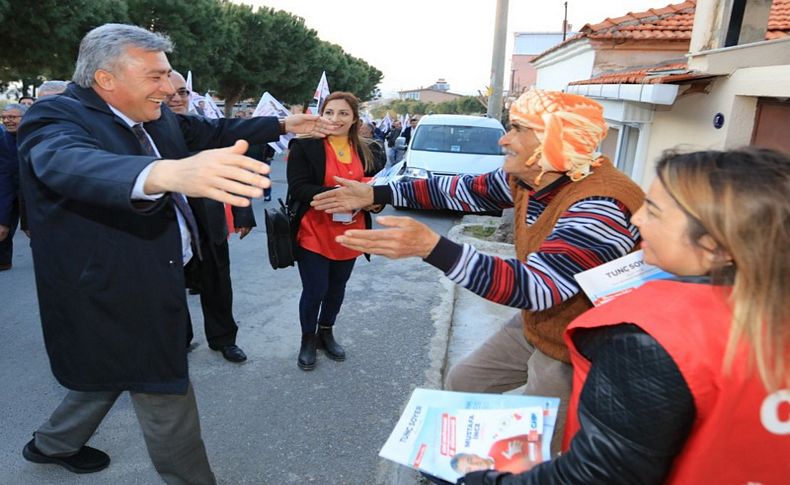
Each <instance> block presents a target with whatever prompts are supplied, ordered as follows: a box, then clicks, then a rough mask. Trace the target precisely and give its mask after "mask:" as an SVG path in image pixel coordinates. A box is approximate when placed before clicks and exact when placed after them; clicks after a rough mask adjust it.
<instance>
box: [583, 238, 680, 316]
mask: <svg viewBox="0 0 790 485" xmlns="http://www.w3.org/2000/svg"><path fill="white" fill-rule="evenodd" d="M672 277H674V275H672V274H671V273H667V272H666V271H664V270H662V269H661V268H658V267H656V266H653V265H650V264H647V263H645V259H644V252H643V251H642V250H641V249H640V250H639V251H634V252H633V253H629V254H626V255H625V256H623V257H622V258H617V259H615V260H613V261H609V262H608V263H604V264H602V265H600V266H596V267H595V268H592V269H588V270H587V271H582V272H581V273H578V274H576V275H575V276H574V278H575V279H576V281H577V282H578V283H579V286H581V288H582V291H584V294H585V295H587V298H589V299H590V302H592V304H593V305H595V306H600V305H603V304H604V303H606V302H608V301H611V300H613V299H615V298H617V297H618V296H621V295H624V294H626V293H630V292H631V291H633V290H635V289H637V288H639V287H640V286H642V285H643V284H645V283H647V282H648V281H650V280H657V279H667V278H672Z"/></svg>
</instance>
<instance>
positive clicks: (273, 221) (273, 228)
mask: <svg viewBox="0 0 790 485" xmlns="http://www.w3.org/2000/svg"><path fill="white" fill-rule="evenodd" d="M277 201H278V202H280V207H279V208H278V209H274V210H268V209H264V211H263V213H264V216H265V218H266V244H267V245H268V247H269V263H270V264H271V265H272V268H274V269H279V268H287V267H288V266H293V265H294V262H295V257H294V244H293V237H294V235H295V233H296V231H295V230H294V229H295V228H294V227H293V225H294V224H295V221H294V218H295V217H296V210H297V209H296V208H295V207H289V205H287V204H285V203H284V202H283V200H282V199H277Z"/></svg>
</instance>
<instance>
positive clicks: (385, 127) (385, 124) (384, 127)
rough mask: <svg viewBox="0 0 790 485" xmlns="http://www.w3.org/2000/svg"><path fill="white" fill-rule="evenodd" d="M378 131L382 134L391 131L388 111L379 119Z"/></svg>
mask: <svg viewBox="0 0 790 485" xmlns="http://www.w3.org/2000/svg"><path fill="white" fill-rule="evenodd" d="M379 129H380V130H381V132H382V133H387V132H388V131H390V130H391V129H392V118H390V113H389V111H387V114H386V115H384V118H382V119H381V123H379Z"/></svg>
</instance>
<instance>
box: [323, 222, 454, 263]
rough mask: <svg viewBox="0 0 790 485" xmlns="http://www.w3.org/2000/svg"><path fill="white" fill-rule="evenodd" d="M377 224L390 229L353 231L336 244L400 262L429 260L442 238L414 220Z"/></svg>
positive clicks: (341, 237) (338, 237) (349, 231)
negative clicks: (413, 259)
mask: <svg viewBox="0 0 790 485" xmlns="http://www.w3.org/2000/svg"><path fill="white" fill-rule="evenodd" d="M376 222H378V223H379V224H381V225H382V226H385V227H388V228H390V229H375V230H361V229H351V230H348V231H346V232H345V233H344V234H343V235H342V236H337V237H336V238H335V240H336V241H337V242H338V243H340V244H342V245H343V246H346V247H347V248H351V249H354V250H357V251H362V252H364V253H369V254H380V255H382V256H387V257H388V258H392V259H398V258H407V257H409V256H418V257H420V258H426V257H428V255H429V254H431V251H433V248H435V247H436V245H437V244H438V243H439V239H440V238H439V235H438V234H436V233H435V232H433V230H431V228H430V227H428V226H426V225H425V224H423V223H422V222H418V221H416V220H414V219H412V218H411V217H396V216H381V217H377V218H376Z"/></svg>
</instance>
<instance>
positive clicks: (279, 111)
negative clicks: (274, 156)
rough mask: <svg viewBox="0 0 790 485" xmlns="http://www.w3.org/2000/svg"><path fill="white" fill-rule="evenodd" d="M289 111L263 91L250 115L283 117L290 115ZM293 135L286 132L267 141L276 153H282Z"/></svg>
mask: <svg viewBox="0 0 790 485" xmlns="http://www.w3.org/2000/svg"><path fill="white" fill-rule="evenodd" d="M290 114H291V112H290V111H288V109H287V108H286V107H285V106H283V105H282V104H281V103H280V102H279V101H277V99H275V97H274V96H272V95H271V94H269V92H268V91H266V92H265V93H263V96H261V100H260V101H258V106H256V107H255V111H253V112H252V116H253V117H255V116H275V117H277V118H285V117H287V116H288V115H290ZM291 138H293V135H292V134H291V133H286V134H285V135H281V136H280V138H279V139H278V140H277V141H273V142H271V143H269V146H270V147H272V148H274V151H276V152H277V153H282V152H284V151H285V150H287V149H288V142H289V141H291Z"/></svg>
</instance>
